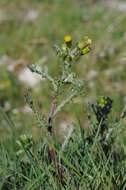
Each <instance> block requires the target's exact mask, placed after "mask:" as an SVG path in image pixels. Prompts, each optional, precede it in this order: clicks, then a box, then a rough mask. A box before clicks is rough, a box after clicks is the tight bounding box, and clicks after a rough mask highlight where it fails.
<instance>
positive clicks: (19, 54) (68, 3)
mask: <svg viewBox="0 0 126 190" xmlns="http://www.w3.org/2000/svg"><path fill="white" fill-rule="evenodd" d="M29 10H36V11H38V17H37V19H36V20H35V21H33V22H25V21H24V18H25V17H26V16H27V12H28V11H29ZM1 12H2V14H3V13H4V14H5V16H6V19H3V20H2V19H1V16H0V59H1V56H3V55H7V56H9V58H11V59H12V60H14V61H15V60H19V59H23V60H24V61H25V66H27V64H31V63H35V62H37V61H38V59H40V58H43V57H45V56H46V57H47V61H46V62H45V64H46V65H47V66H48V67H49V72H50V73H51V75H53V76H54V75H58V72H59V67H58V64H59V59H58V58H55V52H54V50H53V48H52V47H53V45H54V44H55V43H57V44H59V43H61V42H62V41H63V36H64V35H65V34H71V35H72V36H73V38H74V39H75V40H78V39H79V38H80V37H83V36H85V35H88V36H89V37H90V38H91V39H92V41H93V47H92V52H91V53H90V54H89V55H86V56H85V57H84V58H82V59H81V60H80V63H79V64H78V65H76V67H75V68H74V70H76V72H77V73H78V74H79V75H80V76H81V77H82V78H84V79H85V80H86V83H87V89H86V95H85V97H84V99H83V100H82V101H83V104H82V102H81V101H80V99H77V102H76V101H75V102H73V104H71V105H69V106H68V107H66V108H65V109H64V110H63V112H62V113H61V114H59V116H58V118H57V120H58V121H56V122H55V125H56V127H57V126H58V125H59V124H60V122H61V121H63V120H68V121H69V120H71V119H74V120H76V116H77V115H80V120H81V121H82V126H86V125H88V124H87V123H88V122H89V121H88V119H87V106H86V105H87V102H88V101H90V102H92V100H94V99H95V98H96V97H98V96H100V95H107V96H110V97H112V99H113V100H114V104H113V110H112V113H111V123H110V125H111V126H113V120H114V119H113V118H115V117H116V116H117V115H119V114H120V113H121V110H122V108H123V106H124V104H125V97H126V75H125V70H126V64H125V61H126V53H125V52H126V45H125V44H126V43H125V41H126V39H125V38H126V36H125V28H126V13H125V12H119V11H118V10H116V9H112V8H111V9H110V8H109V7H105V6H103V5H102V3H101V2H97V3H93V4H92V3H90V2H87V1H84V2H83V1H79V0H78V1H77V0H64V1H62V0H52V1H51V0H27V1H25V0H22V1H20V2H19V0H11V1H9V0H0V13H1ZM92 71H93V72H94V71H95V72H96V76H92V73H91V72H92ZM8 81H9V86H8ZM3 86H4V87H3ZM27 88H28V87H27V85H24V84H22V83H21V82H20V81H19V79H18V71H13V72H9V71H8V67H7V66H3V65H0V106H2V107H3V108H2V110H3V111H1V112H0V133H1V135H0V138H1V140H0V141H1V142H0V150H1V154H0V180H1V182H0V188H1V189H3V190H4V189H7V188H8V189H33V190H36V189H47V190H48V189H71V190H74V189H79V190H81V189H82V190H85V189H89V190H90V189H103V190H104V189H106V190H108V189H120V190H122V189H125V188H126V187H125V185H124V186H123V187H122V186H121V185H123V183H124V184H125V180H126V179H125V174H124V173H123V172H124V170H125V162H124V161H120V163H118V164H117V165H116V166H114V165H113V163H111V160H112V157H111V154H110V155H109V156H110V157H106V156H105V154H104V151H103V150H102V148H101V145H99V144H98V142H97V141H98V139H97V138H96V148H95V149H97V151H96V150H94V151H92V146H93V145H91V146H90V147H88V148H86V153H83V152H82V149H83V135H84V141H85V138H86V135H87V134H88V133H89V131H87V130H86V131H85V133H86V134H85V133H84V134H82V133H81V132H80V128H79V127H80V126H79V124H78V121H77V126H76V129H75V133H74V135H73V136H72V138H71V141H70V143H69V146H68V147H67V149H66V150H65V152H62V151H61V150H60V148H59V147H57V146H59V145H56V147H55V149H56V152H57V155H58V158H59V159H61V160H62V165H63V167H64V169H65V182H64V184H62V183H60V181H59V179H57V174H56V170H55V167H54V165H53V163H51V162H50V160H49V158H48V154H47V151H46V150H47V149H48V146H49V145H48V143H47V142H46V141H44V140H43V138H42V136H43V134H41V133H42V132H41V130H40V129H36V127H35V126H36V123H35V119H34V118H33V115H32V114H31V113H27V114H26V113H22V112H21V111H20V108H21V107H22V106H24V105H26V102H25V99H24V94H25V92H26V89H27ZM50 93H51V90H50V89H49V87H48V85H47V84H46V83H45V82H43V81H42V85H41V86H40V88H39V90H38V91H36V90H34V89H33V90H32V94H33V97H34V99H36V100H37V101H38V102H39V104H41V105H42V108H43V107H44V111H45V113H48V110H49V107H50V102H51V94H50ZM6 102H9V104H10V105H11V106H10V107H11V109H10V110H9V111H6V109H5V108H4V104H5V103H6ZM40 110H41V108H40ZM4 112H6V113H5V114H4ZM6 114H7V115H6ZM8 117H9V118H11V120H12V123H11V122H10V119H8ZM93 123H95V120H94V119H93ZM125 123H126V122H125V120H124V121H123V122H122V123H121V124H120V125H119V126H118V127H117V128H119V131H118V130H115V136H117V138H115V144H114V147H112V149H111V151H113V150H115V149H116V151H117V152H119V153H120V150H123V151H125V150H126V148H125V147H126V140H125ZM91 126H92V127H94V125H93V124H92V123H91ZM24 133H26V134H33V136H34V138H35V139H37V138H38V136H39V137H40V140H38V139H37V140H35V141H37V142H36V143H35V146H34V147H33V152H34V155H36V157H37V159H36V160H33V159H34V158H32V157H30V158H29V157H28V158H27V156H25V157H23V158H21V160H18V159H17V157H16V155H15V153H16V151H17V145H16V140H17V139H18V137H19V135H20V134H24ZM43 141H44V142H43ZM115 147H116V148H115ZM95 151H96V154H95V153H94V152H95ZM40 152H41V153H40ZM38 162H39V164H38ZM21 164H22V166H21ZM52 174H54V175H52ZM119 175H121V176H119ZM113 184H115V187H113ZM20 185H21V186H20ZM116 185H117V186H116Z"/></svg>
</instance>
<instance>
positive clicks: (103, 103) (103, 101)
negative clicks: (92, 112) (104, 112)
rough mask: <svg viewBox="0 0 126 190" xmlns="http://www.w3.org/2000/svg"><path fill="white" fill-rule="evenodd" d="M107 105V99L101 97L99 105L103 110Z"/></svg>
mask: <svg viewBox="0 0 126 190" xmlns="http://www.w3.org/2000/svg"><path fill="white" fill-rule="evenodd" d="M106 104H107V100H106V99H105V97H100V99H99V101H98V105H99V106H100V107H101V108H103V107H104V106H105V105H106Z"/></svg>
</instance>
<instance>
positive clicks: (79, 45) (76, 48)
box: [55, 35, 92, 63]
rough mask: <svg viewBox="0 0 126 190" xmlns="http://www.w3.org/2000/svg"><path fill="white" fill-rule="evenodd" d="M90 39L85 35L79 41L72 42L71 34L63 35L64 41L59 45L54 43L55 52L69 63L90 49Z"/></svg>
mask: <svg viewBox="0 0 126 190" xmlns="http://www.w3.org/2000/svg"><path fill="white" fill-rule="evenodd" d="M91 44H92V40H91V39H90V38H88V37H87V36H86V37H84V38H83V39H82V40H81V41H78V42H76V43H74V41H73V39H72V36H71V35H66V36H64V43H63V44H62V46H61V47H59V46H57V45H55V48H56V51H57V54H58V55H59V56H60V57H61V58H62V59H63V61H64V62H65V63H71V62H73V61H74V60H77V59H79V58H80V57H81V56H82V55H85V54H87V53H89V52H90V50H91Z"/></svg>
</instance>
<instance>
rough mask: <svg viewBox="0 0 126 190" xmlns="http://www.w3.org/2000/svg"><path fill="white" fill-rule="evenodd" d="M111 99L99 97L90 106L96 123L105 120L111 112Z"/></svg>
mask: <svg viewBox="0 0 126 190" xmlns="http://www.w3.org/2000/svg"><path fill="white" fill-rule="evenodd" d="M112 102H113V101H112V99H111V98H110V97H105V96H101V97H100V98H99V99H98V101H97V103H96V104H95V105H94V104H93V105H92V107H93V110H94V112H95V115H96V118H97V120H98V122H100V121H101V120H105V119H106V118H107V117H108V114H109V113H110V112H111V108H112Z"/></svg>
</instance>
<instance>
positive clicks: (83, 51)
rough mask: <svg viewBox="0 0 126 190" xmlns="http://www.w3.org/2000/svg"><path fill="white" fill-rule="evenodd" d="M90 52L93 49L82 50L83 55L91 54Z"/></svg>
mask: <svg viewBox="0 0 126 190" xmlns="http://www.w3.org/2000/svg"><path fill="white" fill-rule="evenodd" d="M90 50H91V48H89V47H85V48H83V49H82V50H81V55H85V54H87V53H89V52H90Z"/></svg>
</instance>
